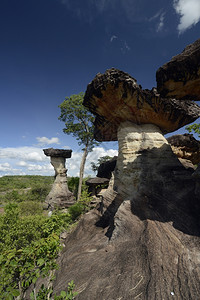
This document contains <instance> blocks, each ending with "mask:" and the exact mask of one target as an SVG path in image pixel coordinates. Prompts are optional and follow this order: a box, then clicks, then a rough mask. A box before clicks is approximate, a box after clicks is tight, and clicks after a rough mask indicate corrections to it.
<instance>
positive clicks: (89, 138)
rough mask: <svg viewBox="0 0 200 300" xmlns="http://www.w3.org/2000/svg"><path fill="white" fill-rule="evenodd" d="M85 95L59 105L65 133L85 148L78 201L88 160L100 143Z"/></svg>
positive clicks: (68, 98) (69, 98)
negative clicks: (84, 100)
mask: <svg viewBox="0 0 200 300" xmlns="http://www.w3.org/2000/svg"><path fill="white" fill-rule="evenodd" d="M83 98H84V93H79V94H77V95H71V96H70V97H66V98H65V100H64V101H63V102H62V103H61V104H60V105H59V107H60V109H61V115H60V117H59V120H61V121H63V122H65V128H64V129H63V132H64V133H66V134H72V136H73V137H75V138H76V139H77V141H78V144H79V145H80V146H83V149H82V150H83V156H82V159H81V164H80V175H79V186H78V194H77V200H79V199H80V196H81V187H82V181H83V175H84V168H85V162H86V158H87V155H88V153H89V152H91V151H92V150H93V148H94V146H95V145H98V143H97V142H96V141H95V140H94V136H93V131H94V125H93V122H94V116H93V115H92V114H91V113H90V112H89V111H88V110H87V109H86V108H85V107H84V106H83Z"/></svg>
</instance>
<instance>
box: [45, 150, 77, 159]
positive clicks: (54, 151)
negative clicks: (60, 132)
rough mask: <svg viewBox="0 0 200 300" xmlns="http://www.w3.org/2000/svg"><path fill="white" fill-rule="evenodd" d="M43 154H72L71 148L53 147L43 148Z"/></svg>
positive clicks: (65, 155)
mask: <svg viewBox="0 0 200 300" xmlns="http://www.w3.org/2000/svg"><path fill="white" fill-rule="evenodd" d="M43 151H44V154H45V155H46V156H51V157H64V158H70V157H71V156H72V150H70V149H67V150H66V149H54V148H47V149H43Z"/></svg>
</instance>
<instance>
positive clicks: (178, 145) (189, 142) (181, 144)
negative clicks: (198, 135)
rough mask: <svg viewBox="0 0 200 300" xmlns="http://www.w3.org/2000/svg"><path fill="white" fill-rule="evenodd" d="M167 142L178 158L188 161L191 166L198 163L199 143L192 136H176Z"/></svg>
mask: <svg viewBox="0 0 200 300" xmlns="http://www.w3.org/2000/svg"><path fill="white" fill-rule="evenodd" d="M167 141H168V143H169V144H170V145H171V147H172V150H173V152H174V153H175V154H176V155H177V156H178V157H179V158H182V159H187V160H190V161H191V162H192V163H193V165H196V164H199V163H200V142H199V141H197V140H196V139H195V138H194V137H193V135H192V134H189V133H185V134H176V135H173V136H170V137H169V138H167Z"/></svg>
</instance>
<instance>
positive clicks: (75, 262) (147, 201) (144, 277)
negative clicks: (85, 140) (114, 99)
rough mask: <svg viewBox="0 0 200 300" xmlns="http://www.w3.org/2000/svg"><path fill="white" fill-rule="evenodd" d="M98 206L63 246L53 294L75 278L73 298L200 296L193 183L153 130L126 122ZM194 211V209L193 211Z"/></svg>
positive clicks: (199, 241) (108, 299)
mask: <svg viewBox="0 0 200 300" xmlns="http://www.w3.org/2000/svg"><path fill="white" fill-rule="evenodd" d="M118 137H119V156H118V161H117V166H116V169H115V172H114V176H113V177H112V178H111V180H110V184H109V188H108V189H107V190H106V192H105V193H104V194H103V195H102V197H103V201H102V203H101V204H100V205H99V207H97V209H94V210H92V211H90V212H89V213H87V214H86V215H85V216H84V217H83V218H82V219H81V221H80V223H79V225H78V227H77V228H76V229H75V230H74V232H73V233H71V234H70V235H69V236H68V237H67V239H66V242H65V249H64V251H63V253H62V255H61V258H60V260H59V265H60V269H59V270H58V271H57V273H56V280H55V282H54V289H55V291H56V292H58V291H60V290H62V289H63V288H64V287H65V286H66V282H69V281H71V280H72V279H73V280H74V282H75V284H76V290H77V291H78V292H79V294H78V296H77V300H79V299H80V300H84V299H88V300H93V299H95V300H102V299H106V300H116V299H130V300H132V299H141V300H146V299H170V298H171V295H172V294H171V293H173V294H174V296H175V298H176V299H184V297H185V298H186V299H191V300H196V299H198V298H199V296H200V291H199V285H200V268H199V264H200V250H199V249H200V248H199V246H200V239H199V235H200V229H199V228H200V227H199V225H200V224H199V207H200V205H199V201H198V199H197V198H196V196H195V194H194V189H195V180H194V179H193V178H192V176H191V174H192V173H193V171H191V170H186V169H185V168H184V167H183V166H182V165H181V163H180V162H179V160H178V158H177V157H176V156H175V154H174V153H173V152H172V150H171V147H170V146H169V145H168V143H167V141H166V139H165V138H164V137H163V136H162V134H161V132H160V130H159V129H158V128H157V127H156V126H155V125H150V124H147V125H146V124H144V125H137V124H133V123H131V122H125V123H122V124H121V125H120V128H119V130H118ZM197 208H198V209H197Z"/></svg>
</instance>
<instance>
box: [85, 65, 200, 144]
mask: <svg viewBox="0 0 200 300" xmlns="http://www.w3.org/2000/svg"><path fill="white" fill-rule="evenodd" d="M83 104H84V105H85V106H86V107H87V108H89V110H90V111H91V112H92V113H94V114H95V115H96V119H95V139H96V140H98V141H115V140H117V129H118V127H119V125H120V124H121V123H122V122H125V121H131V122H133V123H135V124H154V125H157V126H158V127H159V128H160V129H161V130H162V132H163V133H168V132H172V131H175V130H177V129H178V128H180V127H182V126H184V125H186V124H189V123H191V122H193V121H195V120H196V119H197V118H198V117H199V116H200V107H199V106H198V105H197V104H195V103H193V102H192V101H190V100H188V101H184V102H183V101H180V100H175V99H163V98H161V97H160V95H159V94H157V91H156V89H152V90H151V91H149V90H142V88H141V86H139V85H138V84H137V81H136V79H134V78H133V77H131V76H130V75H129V74H128V73H125V72H123V71H119V70H117V69H114V68H112V69H109V70H107V71H106V72H105V73H104V74H100V73H98V74H97V75H96V77H95V78H94V80H93V81H92V82H91V83H90V84H89V85H88V87H87V90H86V93H85V97H84V102H83Z"/></svg>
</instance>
